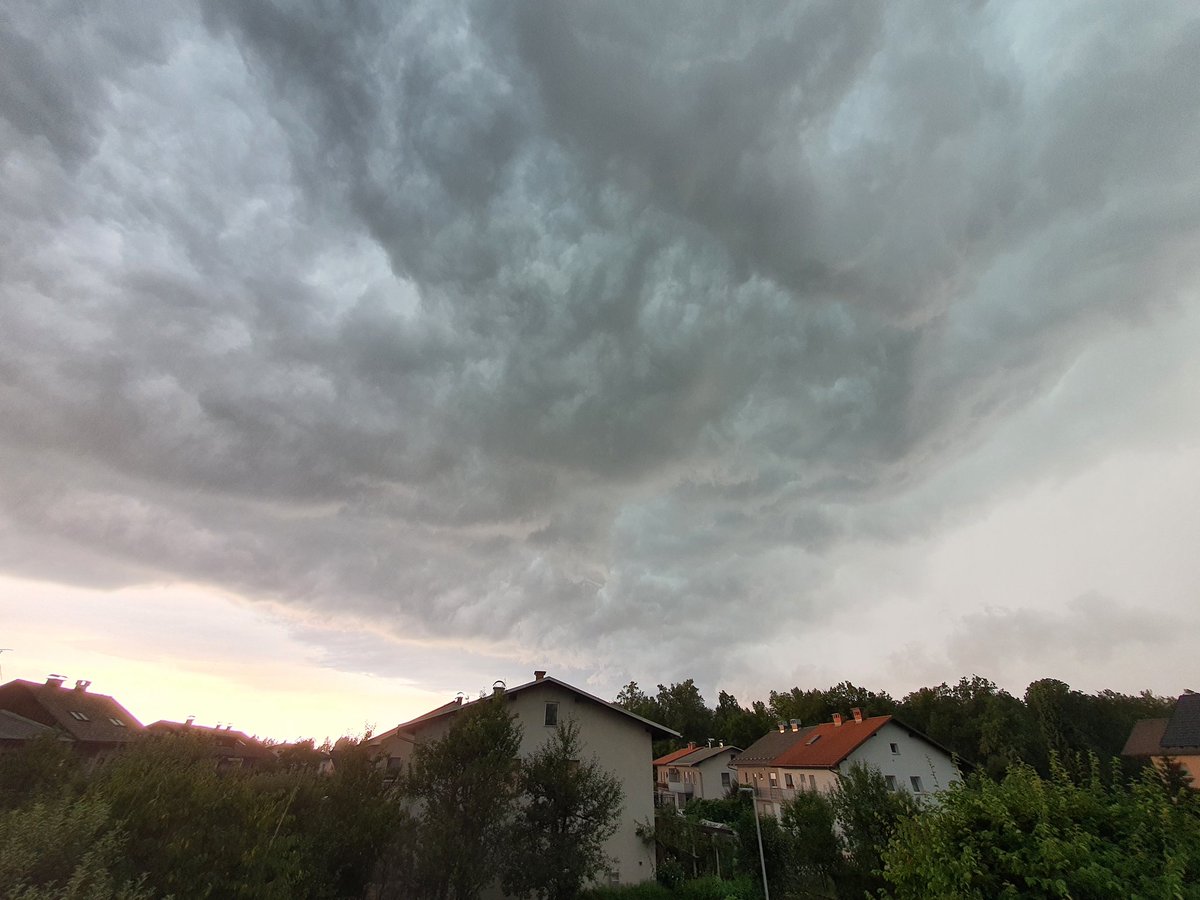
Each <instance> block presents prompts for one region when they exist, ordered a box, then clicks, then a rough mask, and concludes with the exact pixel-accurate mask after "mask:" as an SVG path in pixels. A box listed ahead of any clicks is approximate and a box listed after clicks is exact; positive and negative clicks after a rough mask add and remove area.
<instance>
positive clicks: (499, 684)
mask: <svg viewBox="0 0 1200 900" xmlns="http://www.w3.org/2000/svg"><path fill="white" fill-rule="evenodd" d="M507 689H508V685H506V684H505V683H504V679H503V678H497V679H496V680H495V681H493V682H492V696H495V695H496V694H503V693H504V692H505V690H507Z"/></svg>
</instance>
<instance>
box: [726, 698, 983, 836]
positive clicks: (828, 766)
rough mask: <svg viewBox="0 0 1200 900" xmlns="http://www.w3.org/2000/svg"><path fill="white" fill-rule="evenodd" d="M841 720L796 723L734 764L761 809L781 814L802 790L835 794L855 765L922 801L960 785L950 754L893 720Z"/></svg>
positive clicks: (764, 739)
mask: <svg viewBox="0 0 1200 900" xmlns="http://www.w3.org/2000/svg"><path fill="white" fill-rule="evenodd" d="M853 712H854V714H853V716H852V717H851V718H850V719H847V720H846V721H842V717H841V716H840V715H838V714H835V715H834V716H833V721H832V722H825V723H823V724H821V725H810V726H808V727H804V726H802V725H801V724H800V723H799V722H796V721H793V722H791V723H789V724H788V725H782V724H781V725H780V726H779V730H778V731H772V732H770V733H769V734H766V735H764V736H763V737H761V738H759V739H758V740H757V741H755V742H754V743H753V744H751V745H750V746H749V747H747V748H746V749H745V751H743V752H742V754H741V755H740V756H738V757H737V758H736V759H735V761H734V767H735V768H736V769H737V777H738V781H739V782H740V783H741V784H742V785H743V786H745V787H752V788H754V796H755V798H756V801H757V803H758V804H759V811H760V812H762V813H763V814H765V815H773V816H779V814H780V812H781V810H782V808H783V804H784V803H786V802H787V801H789V800H791V799H792V798H794V797H795V796H796V793H797V792H798V791H831V790H833V789H834V787H836V785H837V783H838V780H839V779H840V778H841V777H842V776H843V775H845V774H846V773H847V772H848V771H849V769H850V767H851V766H853V765H854V764H855V763H859V764H863V765H866V766H868V767H870V768H872V769H875V770H876V771H878V772H880V773H881V774H882V775H883V777H884V778H885V779H886V780H887V783H888V787H890V788H891V789H892V790H894V791H909V792H911V793H912V794H914V795H915V796H916V797H917V798H918V799H923V798H927V797H930V796H932V795H933V794H935V793H936V792H938V791H941V790H944V789H945V788H947V787H948V786H949V785H951V784H952V783H954V782H956V781H960V780H961V779H962V776H961V775H960V774H959V771H958V767H957V766H956V765H955V762H954V758H953V756H952V755H951V754H950V751H948V750H946V749H945V748H944V747H942V746H940V745H939V744H937V743H935V742H934V741H932V740H930V739H929V738H927V737H925V735H923V734H921V733H920V732H918V731H916V730H915V729H913V728H909V727H908V726H907V725H905V724H904V723H902V722H900V721H899V720H898V719H896V718H895V717H894V716H873V717H871V718H864V717H863V715H862V711H861V710H858V709H856V710H854V711H853Z"/></svg>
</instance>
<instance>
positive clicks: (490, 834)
mask: <svg viewBox="0 0 1200 900" xmlns="http://www.w3.org/2000/svg"><path fill="white" fill-rule="evenodd" d="M520 746H521V729H520V726H519V725H518V724H517V723H516V721H515V719H514V717H513V716H512V714H511V713H509V711H508V708H507V705H506V703H505V700H504V697H503V695H499V696H495V697H488V698H486V699H482V700H479V701H478V702H476V703H473V704H471V705H470V706H468V707H466V708H465V709H464V710H463V711H462V712H460V713H458V715H457V716H456V717H455V720H454V723H453V724H452V725H451V726H450V730H449V731H448V732H447V733H446V735H445V736H444V737H442V738H440V739H437V740H433V741H429V742H427V743H420V744H417V746H416V749H415V751H414V753H413V763H412V770H411V773H410V775H409V778H408V782H407V786H406V788H407V789H406V793H407V794H408V795H409V796H410V797H411V798H412V799H413V800H415V801H416V805H417V812H416V822H415V827H416V837H415V846H414V847H413V852H412V857H411V858H412V860H413V866H414V871H413V872H412V873H411V883H410V885H409V889H408V892H407V896H409V897H413V898H420V900H474V898H476V897H478V896H479V892H480V891H481V890H482V889H483V888H484V887H486V886H487V885H488V884H489V883H491V882H492V881H493V880H494V879H495V878H496V875H497V873H499V872H500V871H502V869H503V863H504V858H505V855H506V853H507V852H508V850H509V846H508V836H509V834H510V833H511V829H512V822H513V816H514V801H515V799H516V794H517V781H518V760H517V753H518V751H519V749H520Z"/></svg>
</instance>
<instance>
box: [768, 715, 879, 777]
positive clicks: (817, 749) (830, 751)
mask: <svg viewBox="0 0 1200 900" xmlns="http://www.w3.org/2000/svg"><path fill="white" fill-rule="evenodd" d="M891 720H892V717H891V716H873V717H872V718H869V719H863V720H862V721H861V722H856V721H855V720H854V719H850V720H848V721H845V722H843V723H842V724H841V725H835V724H833V723H832V722H825V723H824V724H822V725H815V726H813V727H812V728H810V729H808V731H807V732H806V733H805V735H804V739H803V740H800V741H797V742H795V743H794V744H792V746H790V747H789V748H787V749H786V750H784V751H783V752H782V753H781V754H779V756H777V757H775V760H774V762H773V763H772V764H773V765H776V766H788V767H792V768H800V769H831V768H833V767H834V766H836V765H838V764H839V763H840V762H841V761H842V760H844V759H845V758H846V757H847V756H849V755H850V754H851V753H853V752H854V751H855V750H857V749H858V748H859V747H861V746H862V745H863V743H865V742H866V740H867V739H868V738H870V737H871V735H873V734H874V733H875V732H877V731H878V730H879V729H880V728H882V727H883V726H884V725H886V724H887V723H888V722H890V721H891Z"/></svg>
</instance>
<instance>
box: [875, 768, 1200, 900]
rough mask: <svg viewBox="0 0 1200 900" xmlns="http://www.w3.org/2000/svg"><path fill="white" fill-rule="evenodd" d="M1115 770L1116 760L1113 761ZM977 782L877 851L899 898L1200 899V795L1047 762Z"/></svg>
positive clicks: (1147, 778) (1150, 777)
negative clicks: (1073, 773)
mask: <svg viewBox="0 0 1200 900" xmlns="http://www.w3.org/2000/svg"><path fill="white" fill-rule="evenodd" d="M1114 769H1118V770H1119V764H1114ZM1051 770H1052V774H1051V776H1050V777H1049V778H1041V777H1040V776H1039V775H1038V774H1037V773H1036V772H1035V771H1034V770H1033V768H1031V767H1030V766H1026V765H1020V766H1015V767H1013V768H1012V769H1011V770H1010V772H1009V774H1008V775H1007V776H1006V777H1005V778H1004V780H1003V781H1002V782H1000V783H995V782H992V781H990V780H988V779H985V778H979V777H977V778H974V779H972V780H971V781H970V783H968V784H964V785H955V786H954V787H953V788H951V790H950V791H949V792H947V793H946V794H943V795H942V799H941V804H940V805H939V806H938V807H937V808H935V809H931V810H928V811H926V812H925V813H924V814H922V815H921V816H919V817H917V818H914V819H910V820H908V821H905V822H903V823H901V825H900V827H899V829H898V830H897V832H896V835H895V838H894V839H893V841H892V843H891V845H890V847H889V848H888V849H887V851H886V852H885V853H884V862H885V869H884V878H885V879H886V880H887V881H888V882H889V883H890V885H891V887H892V889H893V891H894V893H895V896H896V897H897V898H901V900H903V898H926V897H932V898H939V897H940V898H951V897H953V898H993V897H1073V898H1079V900H1084V898H1107V897H1179V898H1189V897H1191V898H1196V897H1200V797H1198V796H1197V795H1196V794H1194V793H1191V792H1185V793H1183V794H1180V795H1179V796H1176V797H1172V796H1171V795H1170V793H1169V792H1168V791H1167V790H1165V789H1164V787H1163V785H1162V784H1161V783H1160V782H1159V780H1158V778H1157V776H1156V775H1155V773H1154V772H1153V771H1149V770H1148V771H1147V772H1146V773H1144V774H1143V776H1142V777H1141V778H1140V779H1139V780H1137V781H1135V782H1134V783H1133V784H1132V785H1126V784H1124V783H1122V782H1121V781H1120V779H1117V778H1113V779H1106V778H1102V777H1101V772H1100V767H1099V765H1098V764H1097V763H1096V762H1095V760H1094V759H1093V765H1092V773H1091V774H1090V776H1089V777H1088V778H1086V779H1084V780H1082V781H1076V780H1073V779H1072V778H1070V777H1069V776H1068V774H1067V773H1066V771H1065V770H1064V769H1063V768H1062V766H1060V765H1059V764H1058V763H1057V762H1056V761H1054V760H1052V762H1051Z"/></svg>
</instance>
